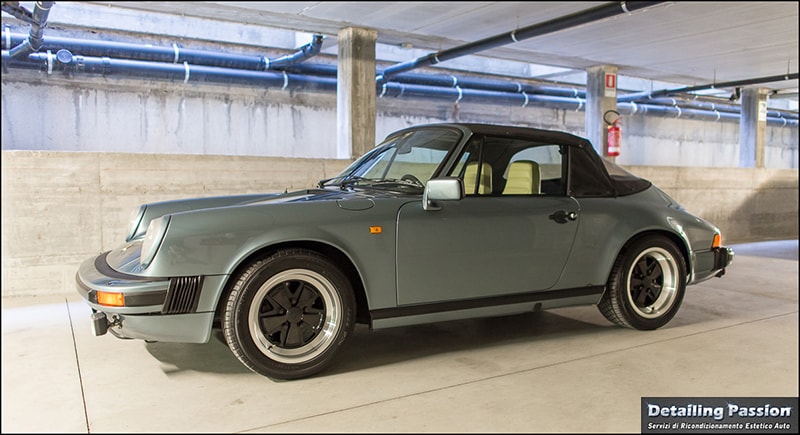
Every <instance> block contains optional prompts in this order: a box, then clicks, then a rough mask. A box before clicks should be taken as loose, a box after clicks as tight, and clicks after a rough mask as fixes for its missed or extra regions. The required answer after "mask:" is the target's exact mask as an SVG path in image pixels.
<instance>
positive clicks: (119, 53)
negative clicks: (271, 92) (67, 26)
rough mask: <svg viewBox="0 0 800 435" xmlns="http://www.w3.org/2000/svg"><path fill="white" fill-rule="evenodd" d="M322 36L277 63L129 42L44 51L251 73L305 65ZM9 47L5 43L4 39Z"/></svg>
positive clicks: (57, 40) (16, 37)
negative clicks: (240, 70)
mask: <svg viewBox="0 0 800 435" xmlns="http://www.w3.org/2000/svg"><path fill="white" fill-rule="evenodd" d="M9 38H10V40H11V45H16V44H18V43H22V42H24V38H25V37H24V35H21V34H19V33H12V34H10V35H9ZM323 38H324V37H323V36H322V35H313V39H312V41H311V42H310V43H308V44H306V45H303V46H302V47H299V48H298V49H297V52H296V53H293V54H287V55H285V56H281V57H279V58H276V59H269V58H267V57H264V56H251V55H245V54H231V53H220V52H212V51H204V50H194V49H188V48H182V47H178V46H177V45H176V44H173V45H172V47H156V46H151V45H140V44H131V43H126V42H113V41H98V40H90V39H73V38H61V37H53V36H47V37H45V38H44V40H43V43H42V44H41V48H42V49H44V50H51V51H58V50H61V49H66V50H69V51H70V52H72V53H74V54H80V55H84V56H98V57H102V56H109V57H123V58H127V59H135V60H150V61H155V62H170V63H183V62H189V63H190V64H194V65H208V66H221V67H226V68H239V69H249V70H267V69H278V68H284V67H288V66H291V65H293V64H297V63H300V62H303V61H305V60H306V59H309V58H311V57H313V56H315V55H317V54H319V52H320V50H321V49H322V41H323ZM3 45H5V39H3Z"/></svg>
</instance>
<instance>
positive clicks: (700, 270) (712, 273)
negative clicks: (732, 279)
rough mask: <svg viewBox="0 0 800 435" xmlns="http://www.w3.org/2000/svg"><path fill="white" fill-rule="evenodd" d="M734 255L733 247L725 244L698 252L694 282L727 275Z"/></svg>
mask: <svg viewBox="0 0 800 435" xmlns="http://www.w3.org/2000/svg"><path fill="white" fill-rule="evenodd" d="M734 256H735V254H734V252H733V249H732V248H728V247H724V246H721V247H719V248H712V249H710V250H708V251H703V252H698V253H696V254H695V261H694V274H693V277H692V278H693V279H692V284H696V283H698V282H702V281H705V280H707V279H711V278H714V277H721V276H723V275H725V272H726V269H727V267H728V266H730V265H731V263H732V262H733V257H734Z"/></svg>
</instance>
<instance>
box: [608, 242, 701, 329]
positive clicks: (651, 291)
mask: <svg viewBox="0 0 800 435" xmlns="http://www.w3.org/2000/svg"><path fill="white" fill-rule="evenodd" d="M685 292H686V264H685V262H684V260H683V256H682V255H681V253H680V250H679V249H678V248H677V247H676V246H675V244H674V243H673V242H672V241H670V240H669V239H667V238H664V237H648V238H644V239H639V240H637V241H634V242H632V243H631V244H630V246H627V247H626V248H625V249H624V250H623V252H622V253H621V254H620V256H619V257H618V258H617V261H616V262H615V263H614V267H613V268H612V269H611V275H610V276H609V279H608V283H607V285H606V291H605V293H603V297H602V299H601V300H600V303H599V304H598V308H599V309H600V312H601V313H603V315H604V316H605V317H606V318H607V319H608V320H610V321H611V322H613V323H616V324H617V325H619V326H624V327H628V328H635V329H642V330H650V329H656V328H660V327H662V326H664V325H666V324H667V322H669V321H670V320H671V319H672V318H673V317H674V316H675V314H676V313H677V312H678V309H679V308H680V305H681V303H682V302H683V295H684V293H685Z"/></svg>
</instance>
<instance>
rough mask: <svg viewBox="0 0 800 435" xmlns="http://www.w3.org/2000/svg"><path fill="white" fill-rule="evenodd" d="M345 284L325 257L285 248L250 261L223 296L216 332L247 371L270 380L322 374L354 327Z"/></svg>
mask: <svg viewBox="0 0 800 435" xmlns="http://www.w3.org/2000/svg"><path fill="white" fill-rule="evenodd" d="M355 306H356V305H355V296H354V295H353V289H352V286H351V284H350V281H349V280H348V279H347V278H346V277H345V275H344V274H343V273H342V272H341V271H340V270H339V269H338V268H337V267H336V265H334V264H333V263H331V262H330V261H329V260H328V259H326V258H325V257H323V256H322V255H320V254H318V253H316V252H314V251H310V250H306V249H286V250H282V251H278V252H276V253H274V254H272V255H270V256H269V257H266V258H264V259H261V260H258V261H255V262H253V263H252V264H251V265H250V266H248V267H247V268H246V269H245V270H244V272H242V273H241V274H240V275H239V277H238V278H237V279H236V281H235V284H234V287H233V289H232V291H231V293H230V295H229V296H228V299H227V302H226V306H225V312H224V314H223V320H222V328H223V332H224V334H225V341H226V342H227V343H228V347H229V348H230V349H231V352H233V354H234V355H235V356H236V358H237V359H239V361H241V362H242V364H244V365H245V366H246V367H247V368H249V369H250V370H252V371H253V372H256V373H258V374H261V375H264V376H267V377H270V378H274V379H287V380H288V379H298V378H303V377H307V376H311V375H313V374H316V373H318V372H320V371H322V370H324V369H325V368H326V367H327V366H328V365H329V364H330V363H331V360H332V359H333V357H334V356H335V354H336V353H337V351H338V350H339V348H340V347H341V345H342V344H343V343H344V342H345V339H346V338H347V337H348V335H350V334H351V333H352V331H353V325H354V323H355V321H354V319H355V312H354V311H355Z"/></svg>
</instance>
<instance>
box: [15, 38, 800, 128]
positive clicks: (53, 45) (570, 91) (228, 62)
mask: <svg viewBox="0 0 800 435" xmlns="http://www.w3.org/2000/svg"><path fill="white" fill-rule="evenodd" d="M6 32H7V34H6V36H7V37H8V39H9V41H10V43H11V45H12V46H13V45H16V44H20V43H22V42H23V41H24V40H25V36H24V35H22V34H17V33H14V34H12V33H10V32H8V30H7V29H6ZM2 39H3V42H4V44H3V45H5V38H2ZM322 40H323V36H322V35H314V40H313V41H312V42H311V43H309V44H306V45H305V46H303V47H301V48H300V49H298V51H297V52H296V53H295V54H292V55H286V56H283V57H281V58H277V59H273V60H270V59H266V58H263V57H258V56H248V55H238V54H226V53H216V52H208V51H202V50H192V49H183V48H178V47H176V46H173V47H153V46H140V45H136V44H129V43H120V42H108V41H95V40H85V39H70V38H59V37H46V38H44V44H43V46H42V48H43V49H49V50H53V51H55V50H56V49H58V48H62V49H66V50H69V51H71V52H77V54H81V55H90V56H91V55H94V56H98V57H101V56H112V57H118V56H123V57H127V58H131V59H138V60H151V61H160V62H172V63H182V62H188V63H190V64H195V65H209V66H219V67H228V68H240V69H247V70H263V69H266V68H273V69H278V68H280V69H283V70H286V71H287V72H293V73H299V74H312V75H321V76H329V77H336V75H337V66H336V65H330V64H303V63H299V62H302V61H303V60H305V59H307V58H309V57H311V56H314V55H316V54H318V53H319V51H320V49H321V46H322ZM392 81H393V82H398V83H404V84H419V85H427V86H435V87H451V88H459V87H460V88H471V89H482V90H487V91H497V92H509V93H519V94H523V95H522V97H521V100H524V98H525V94H527V95H528V96H530V94H543V95H550V96H562V97H567V98H570V100H568V101H573V100H572V99H584V100H585V99H586V91H585V90H580V89H577V88H568V87H561V86H548V85H532V84H522V83H518V82H514V81H504V80H491V79H477V78H472V77H457V76H454V75H431V74H417V73H400V74H397V75H396V76H394V77H393V79H392ZM643 102H645V103H647V104H655V105H667V106H675V105H676V104H677V102H676V100H675V99H672V98H666V97H664V98H652V97H651V98H648V99H647V100H646V101H643ZM677 105H679V106H681V107H688V108H698V109H705V110H710V111H712V112H714V111H727V112H735V113H739V110H740V108H739V107H738V106H735V105H721V104H716V103H706V102H696V101H685V100H683V101H680V103H679V104H677ZM774 112H775V115H774V116H775V117H777V118H788V119H797V118H798V117H797V115H796V114H792V113H788V114H787V113H781V112H777V111H774Z"/></svg>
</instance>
